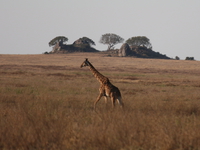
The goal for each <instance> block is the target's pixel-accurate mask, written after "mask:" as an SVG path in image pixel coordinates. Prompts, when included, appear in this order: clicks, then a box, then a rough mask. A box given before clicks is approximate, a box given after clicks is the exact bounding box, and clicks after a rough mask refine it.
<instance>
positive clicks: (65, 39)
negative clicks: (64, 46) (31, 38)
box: [49, 36, 68, 46]
mask: <svg viewBox="0 0 200 150" xmlns="http://www.w3.org/2000/svg"><path fill="white" fill-rule="evenodd" d="M67 41H68V38H67V37H65V36H57V37H55V38H54V39H52V40H51V41H50V42H49V46H54V45H56V43H58V42H62V43H64V42H67Z"/></svg>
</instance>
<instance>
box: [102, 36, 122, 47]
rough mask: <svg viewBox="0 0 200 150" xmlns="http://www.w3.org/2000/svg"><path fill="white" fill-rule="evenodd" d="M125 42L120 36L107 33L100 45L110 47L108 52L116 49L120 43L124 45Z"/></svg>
mask: <svg viewBox="0 0 200 150" xmlns="http://www.w3.org/2000/svg"><path fill="white" fill-rule="evenodd" d="M123 41H124V39H123V38H121V37H120V36H119V35H116V34H113V33H106V34H104V35H102V36H101V39H100V41H99V42H100V43H102V44H106V45H108V50H110V49H111V48H113V47H114V45H116V44H118V43H122V42H123Z"/></svg>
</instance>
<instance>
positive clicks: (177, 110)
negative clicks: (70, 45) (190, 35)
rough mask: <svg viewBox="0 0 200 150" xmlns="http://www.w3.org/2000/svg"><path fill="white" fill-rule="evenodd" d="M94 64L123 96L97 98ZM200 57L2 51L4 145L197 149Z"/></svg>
mask: <svg viewBox="0 0 200 150" xmlns="http://www.w3.org/2000/svg"><path fill="white" fill-rule="evenodd" d="M85 58H88V59H89V61H90V62H91V63H92V64H93V66H94V67H95V68H96V69H97V70H98V71H99V72H100V73H102V74H103V75H104V76H106V77H108V78H109V79H110V81H111V83H112V84H114V85H115V86H117V87H118V88H119V89H120V91H121V94H122V98H123V102H124V105H125V107H124V109H122V108H121V107H119V105H118V104H116V107H115V108H114V109H112V105H111V101H108V103H107V104H105V101H104V98H102V99H101V100H100V101H99V103H98V104H97V110H96V112H95V111H94V110H93V104H94V101H95V100H96V98H97V96H98V94H99V90H98V89H99V82H98V81H97V79H96V78H95V77H94V76H93V74H92V72H91V71H90V70H89V68H80V65H81V64H82V62H83V61H84V60H85ZM199 75H200V62H199V61H185V60H160V59H139V58H129V57H127V58H125V57H104V54H98V53H72V54H63V55H62V54H60V55H56V54H55V55H42V54H41V55H0V149H2V150H198V149H200V132H199V131H200V77H199Z"/></svg>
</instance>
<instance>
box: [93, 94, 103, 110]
mask: <svg viewBox="0 0 200 150" xmlns="http://www.w3.org/2000/svg"><path fill="white" fill-rule="evenodd" d="M102 96H103V94H102V93H100V94H99V96H98V97H97V100H96V101H95V102H94V110H96V104H97V103H98V101H99V100H100V99H101V97H102Z"/></svg>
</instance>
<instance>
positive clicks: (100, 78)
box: [89, 63, 109, 84]
mask: <svg viewBox="0 0 200 150" xmlns="http://www.w3.org/2000/svg"><path fill="white" fill-rule="evenodd" d="M89 68H90V70H91V71H92V73H93V75H94V76H95V78H96V79H97V80H98V81H99V82H100V83H101V84H104V83H107V82H108V81H109V80H108V78H107V77H105V76H103V75H102V74H101V73H99V71H97V70H96V69H95V68H94V66H93V65H92V64H91V63H89Z"/></svg>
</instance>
